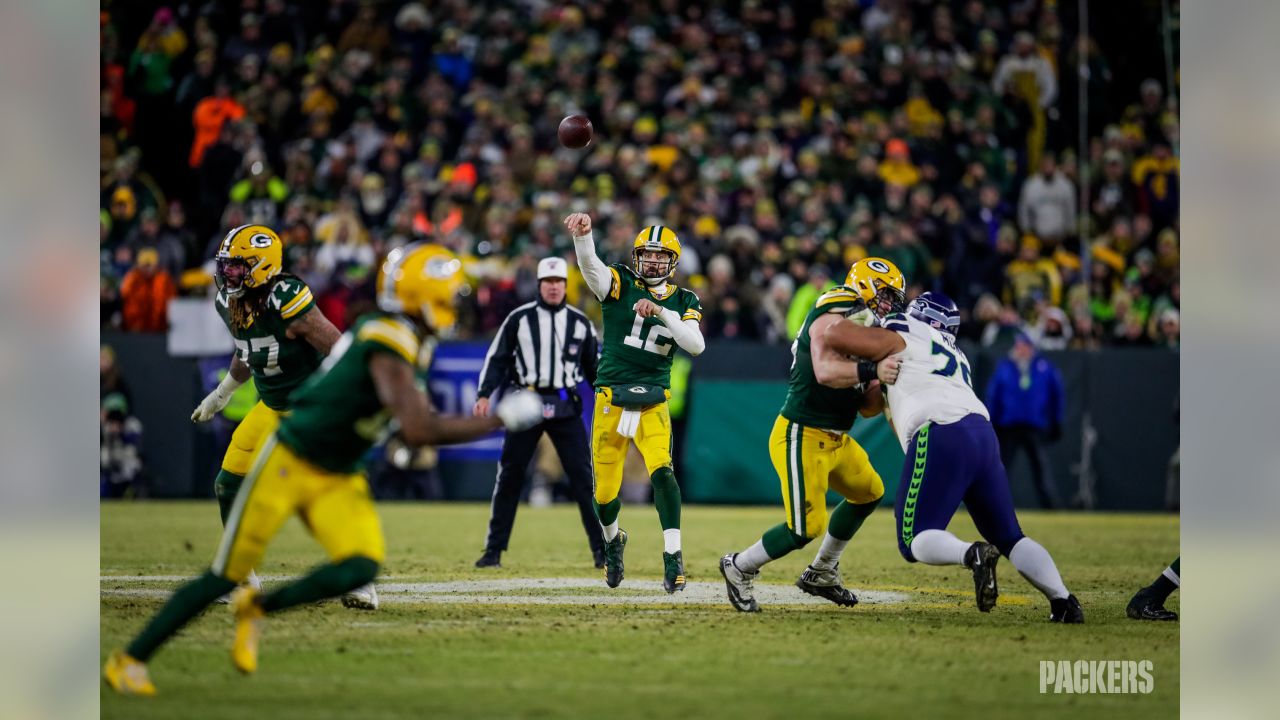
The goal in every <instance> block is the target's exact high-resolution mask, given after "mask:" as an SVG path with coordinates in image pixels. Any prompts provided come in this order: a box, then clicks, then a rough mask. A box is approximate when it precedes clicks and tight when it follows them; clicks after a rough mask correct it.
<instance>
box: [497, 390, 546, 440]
mask: <svg viewBox="0 0 1280 720" xmlns="http://www.w3.org/2000/svg"><path fill="white" fill-rule="evenodd" d="M494 414H495V415H497V416H498V419H499V420H501V421H502V424H503V425H505V426H506V427H507V430H510V431H512V432H519V431H521V430H528V429H529V428H531V427H533V426H534V425H537V424H538V423H540V422H542V399H541V398H539V397H538V396H537V395H536V394H534V393H531V392H529V391H527V390H516V391H514V392H510V393H507V394H506V395H505V396H504V397H503V398H502V402H500V403H498V407H497V408H496V409H494Z"/></svg>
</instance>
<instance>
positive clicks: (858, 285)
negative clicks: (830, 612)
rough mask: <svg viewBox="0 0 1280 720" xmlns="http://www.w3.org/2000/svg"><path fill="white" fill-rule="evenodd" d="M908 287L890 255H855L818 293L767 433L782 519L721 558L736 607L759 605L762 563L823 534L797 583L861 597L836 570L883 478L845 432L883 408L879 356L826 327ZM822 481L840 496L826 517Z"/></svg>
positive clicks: (890, 369) (826, 594)
mask: <svg viewBox="0 0 1280 720" xmlns="http://www.w3.org/2000/svg"><path fill="white" fill-rule="evenodd" d="M905 286H906V281H905V279H904V278H903V277H902V273H901V272H900V271H899V270H898V268H897V267H895V266H894V265H893V263H891V262H889V261H887V260H880V259H876V258H871V259H867V260H860V261H858V262H857V263H854V265H853V267H852V268H850V269H849V274H848V276H847V278H846V279H845V284H844V285H841V286H838V287H835V288H832V289H831V290H828V291H827V292H826V293H824V294H823V295H822V296H820V297H819V298H818V300H817V302H816V303H815V304H814V307H813V309H811V310H810V311H809V316H808V317H806V318H805V321H804V324H803V325H802V326H801V328H800V332H799V333H798V334H797V335H796V340H795V342H794V343H792V345H791V353H792V355H793V359H792V361H791V373H790V382H789V384H788V387H787V399H786V401H785V402H784V403H783V406H782V411H781V412H780V413H779V414H778V419H777V420H776V421H775V422H774V424H773V432H772V433H771V434H770V436H769V456H770V457H771V458H772V459H773V467H774V470H775V471H776V472H777V473H778V478H779V480H781V482H782V504H783V507H784V509H785V510H786V515H787V520H786V522H784V523H779V524H778V525H775V526H774V527H772V528H769V529H768V530H767V531H765V533H764V535H763V536H761V538H760V539H759V540H757V541H756V542H755V543H754V544H753V545H751V546H750V547H748V548H746V549H745V550H743V551H742V552H738V553H732V554H729V555H725V556H724V557H723V558H721V559H720V574H721V575H723V576H724V579H725V584H726V586H727V590H728V593H729V603H730V604H731V605H733V607H734V608H736V609H738V610H739V611H741V612H757V611H759V610H760V606H759V604H758V603H757V602H756V600H755V593H754V589H753V585H754V582H755V579H756V577H757V576H758V575H759V574H760V568H761V567H762V566H764V565H765V564H766V563H769V562H772V561H774V560H777V559H778V558H781V557H783V556H784V555H787V554H788V553H790V552H791V551H793V550H797V549H799V548H802V547H804V546H805V545H807V544H809V542H811V541H812V540H813V539H814V538H816V537H818V536H819V535H824V537H823V540H822V545H821V547H820V548H819V550H818V554H817V557H815V558H814V561H813V563H812V564H811V565H810V566H809V567H808V568H807V569H806V570H805V571H804V572H803V573H801V575H800V578H799V579H798V580H796V586H797V587H799V588H800V589H801V590H803V591H805V592H806V593H809V594H810V595H816V596H818V597H823V598H826V599H828V600H830V601H831V602H833V603H835V604H837V605H843V606H852V605H856V604H857V602H858V598H857V597H856V596H855V595H854V594H853V593H852V592H850V591H849V590H848V589H846V588H845V587H844V584H843V582H842V581H841V579H840V570H839V566H840V556H841V555H842V554H843V552H844V549H845V546H846V545H848V543H849V541H850V540H852V539H853V535H854V533H856V532H857V531H858V528H860V527H862V523H863V521H865V520H866V519H867V517H868V516H869V515H870V514H871V512H872V511H873V510H875V509H876V506H877V505H879V504H880V498H881V497H883V495H884V484H883V483H882V482H881V480H880V475H879V473H877V472H876V470H875V468H874V467H872V466H871V461H870V460H869V459H868V458H867V453H866V451H865V450H863V449H862V446H860V445H859V444H858V443H857V441H855V440H854V439H853V438H851V437H849V434H848V433H849V430H850V429H851V428H852V426H853V424H854V421H855V420H856V419H857V417H858V415H859V414H861V415H862V416H863V417H874V416H875V415H877V414H879V413H880V412H881V410H882V409H883V408H884V394H883V393H882V392H880V382H879V380H877V372H876V370H877V368H876V365H875V364H874V363H865V362H864V363H859V362H857V361H856V360H854V359H851V358H849V357H848V356H845V355H841V354H839V353H835V352H832V351H831V349H830V348H828V347H827V346H826V342H825V339H824V337H823V333H824V331H825V330H826V329H827V328H828V327H830V326H832V325H834V324H835V323H837V322H839V321H840V320H843V319H844V318H846V317H850V316H854V317H865V316H866V315H867V314H869V313H870V309H869V303H873V302H876V301H877V298H878V297H879V296H882V295H885V294H888V295H892V296H894V297H901V296H902V293H903V290H904V288H905ZM881 365H882V366H883V367H881V375H880V379H882V380H883V381H884V382H886V383H892V382H893V381H894V379H895V378H896V376H897V365H898V360H897V359H896V358H892V357H890V358H886V359H885V360H882V361H881ZM828 487H830V488H831V489H832V490H835V491H836V492H838V493H839V494H840V495H842V496H844V499H843V500H841V501H840V504H839V505H836V507H835V509H834V510H832V511H831V517H830V520H828V518H827V503H826V497H827V488H828ZM824 530H825V531H826V532H825V534H824V533H823V531H824Z"/></svg>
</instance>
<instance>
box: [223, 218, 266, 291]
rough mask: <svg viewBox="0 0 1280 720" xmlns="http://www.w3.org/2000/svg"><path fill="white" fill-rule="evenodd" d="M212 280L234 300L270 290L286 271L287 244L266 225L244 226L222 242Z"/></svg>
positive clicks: (229, 234) (236, 229) (232, 232)
mask: <svg viewBox="0 0 1280 720" xmlns="http://www.w3.org/2000/svg"><path fill="white" fill-rule="evenodd" d="M214 259H215V261H216V264H217V268H216V270H215V271H214V274H213V279H214V282H215V283H217V285H218V289H219V290H222V291H225V292H226V293H227V295H229V296H231V297H239V296H240V295H243V294H244V291H245V290H252V289H255V288H265V287H269V286H270V284H271V278H274V277H275V276H277V275H279V274H280V272H281V270H283V268H284V243H283V242H282V241H281V240H280V236H279V235H277V234H276V231H275V230H272V229H271V228H269V227H267V226H266V225H241V226H240V227H238V228H234V229H233V230H232V231H231V232H229V233H227V236H226V237H225V238H223V239H222V244H221V245H219V246H218V254H217V255H216V256H215V258H214Z"/></svg>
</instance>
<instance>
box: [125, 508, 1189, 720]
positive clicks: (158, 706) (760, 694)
mask: <svg viewBox="0 0 1280 720" xmlns="http://www.w3.org/2000/svg"><path fill="white" fill-rule="evenodd" d="M381 513H382V517H383V522H384V527H385V531H386V535H387V545H388V561H387V565H386V567H385V568H384V570H383V573H384V578H383V579H382V580H380V582H381V583H385V584H386V585H385V586H386V587H387V588H388V589H389V591H386V592H384V593H383V600H384V603H383V606H382V609H380V610H378V611H377V612H372V613H370V612H360V611H354V610H347V609H345V608H343V607H341V605H339V604H337V603H327V604H324V605H319V606H314V607H307V608H302V609H298V610H294V611H290V612H286V613H283V614H280V615H276V616H272V617H270V618H268V621H267V625H266V631H265V634H264V639H263V645H262V658H261V667H260V669H259V672H258V673H257V674H256V675H255V676H253V677H248V678H245V677H241V676H239V675H238V674H237V673H236V672H235V670H233V669H232V667H231V663H230V661H229V658H228V648H229V647H230V641H231V617H230V613H229V612H228V611H227V609H226V607H225V606H215V607H214V608H213V609H212V610H211V611H209V612H208V613H206V614H205V615H204V616H203V617H201V618H199V619H197V620H196V621H195V622H193V623H192V624H191V625H190V626H188V628H187V629H186V630H185V631H183V633H182V634H180V635H179V636H178V637H177V638H175V639H174V640H173V641H172V642H171V643H170V644H169V645H168V646H167V647H165V648H164V649H162V650H161V651H160V652H159V653H158V654H157V655H156V657H155V658H154V659H153V662H152V663H151V672H152V678H153V679H154V680H155V682H156V684H157V686H158V687H159V688H160V695H159V696H158V697H155V698H124V697H118V696H116V695H115V694H114V693H112V692H111V691H110V690H109V689H107V688H106V686H105V685H103V691H102V716H103V717H106V718H125V717H129V718H180V719H181V720H197V719H198V718H218V719H219V720H224V719H227V718H247V717H263V718H390V717H413V718H425V717H435V718H461V717H468V718H470V717H474V718H508V717H510V718H514V717H530V718H560V717H563V718H589V717H596V718H601V719H602V720H614V719H619V718H633V717H634V718H641V717H668V716H677V717H691V718H719V717H732V718H743V719H747V718H798V717H832V718H836V717H906V718H930V719H931V718H944V717H975V716H985V717H1032V718H1037V719H1039V718H1052V717H1081V716H1088V717H1090V718H1099V717H1124V718H1148V717H1150V718H1169V717H1176V715H1177V712H1178V690H1179V683H1178V671H1179V658H1178V632H1179V629H1178V625H1177V624H1175V623H1162V624H1155V623H1142V622H1134V621H1131V620H1128V619H1126V618H1125V617H1124V605H1125V603H1126V601H1127V600H1128V598H1129V596H1130V595H1131V594H1132V593H1133V591H1134V590H1136V589H1137V588H1138V587H1140V586H1141V585H1144V584H1146V583H1148V582H1150V581H1151V580H1152V579H1153V578H1154V577H1155V576H1156V575H1157V574H1158V573H1159V572H1160V571H1161V570H1162V569H1163V568H1164V566H1165V565H1166V564H1167V563H1168V562H1169V561H1171V560H1172V559H1173V558H1174V556H1175V555H1177V554H1178V520H1177V517H1176V516H1167V515H1115V514H1093V515H1082V514H1041V513H1025V514H1023V516H1022V521H1023V527H1024V529H1025V530H1026V532H1027V533H1028V534H1030V535H1031V536H1033V537H1035V538H1036V539H1038V540H1039V541H1040V542H1041V543H1042V544H1043V545H1045V547H1047V548H1048V549H1049V551H1050V552H1051V553H1053V556H1054V558H1055V559H1056V560H1057V562H1058V567H1059V568H1060V569H1061V571H1062V574H1063V577H1064V579H1065V580H1066V582H1067V585H1068V586H1069V587H1070V588H1071V589H1072V591H1073V592H1075V594H1076V595H1077V596H1079V598H1080V601H1081V602H1082V603H1083V605H1084V609H1085V614H1086V622H1087V624H1086V625H1084V626H1070V627H1067V626H1058V625H1051V624H1049V623H1048V622H1046V620H1045V618H1046V617H1047V616H1048V605H1047V603H1046V602H1045V601H1044V600H1043V598H1042V597H1041V596H1040V595H1039V593H1038V592H1036V591H1035V590H1034V588H1032V587H1031V586H1030V585H1029V584H1028V583H1027V582H1026V581H1025V580H1023V579H1022V578H1021V577H1019V576H1018V575H1017V573H1016V572H1015V571H1014V570H1013V568H1012V566H1011V565H1009V564H1008V563H1007V561H1003V562H1002V563H1001V565H1000V571H1001V574H1000V581H1001V590H1002V593H1001V599H1000V606H998V607H997V608H996V609H995V610H994V611H993V612H991V613H990V614H989V615H983V614H980V613H979V612H978V611H977V610H976V609H975V608H974V607H973V597H972V590H973V588H972V581H971V579H970V575H969V573H968V571H966V570H963V569H962V568H938V567H927V566H921V565H909V564H907V563H906V562H904V561H903V560H902V558H901V557H900V556H899V555H898V551H897V547H896V545H895V542H894V532H893V513H892V510H891V509H890V508H881V509H880V510H879V511H877V513H876V514H875V515H873V516H872V517H871V518H870V520H869V521H868V522H867V524H866V526H865V527H864V528H863V529H862V531H861V532H860V533H859V535H858V536H857V537H856V538H855V539H854V541H853V543H852V544H851V545H850V547H849V550H848V551H847V552H846V554H845V559H844V562H843V563H842V567H841V570H842V572H843V575H844V578H845V582H846V583H847V584H848V585H850V586H851V587H852V588H854V589H855V591H870V593H869V594H868V596H867V597H868V599H870V598H871V597H878V598H882V599H886V600H890V601H891V602H883V603H878V604H875V605H872V604H870V603H869V602H864V603H863V604H861V605H859V606H858V607H855V608H837V607H835V606H833V605H811V604H809V605H804V604H791V605H779V604H771V605H766V606H765V607H764V612H762V613H760V614H758V615H744V614H740V613H737V612H735V611H734V610H733V609H732V608H730V607H729V606H728V604H727V603H718V602H717V603H714V604H713V603H709V602H705V601H702V602H700V601H698V594H697V593H694V592H692V591H693V589H694V587H695V586H696V584H697V583H699V582H715V583H721V578H720V574H719V572H718V571H717V569H716V563H717V560H718V558H719V557H720V555H722V554H723V553H725V552H729V551H732V550H736V549H740V548H741V547H743V546H745V545H747V544H748V543H750V542H751V541H753V540H754V539H755V538H757V537H758V536H759V533H760V532H761V531H762V530H764V529H765V528H767V527H769V526H770V525H772V524H774V523H776V522H778V521H780V520H781V516H782V512H781V510H780V509H776V508H775V509H769V508H717V507H686V508H685V510H684V522H683V524H684V527H685V531H684V545H685V562H686V570H687V574H688V577H689V580H690V582H691V583H693V584H694V585H691V592H690V594H688V595H676V596H675V597H674V598H671V599H667V597H666V596H665V594H661V595H660V596H655V591H656V592H658V593H660V592H661V591H660V590H659V589H658V588H659V586H660V584H661V550H662V541H661V533H660V531H659V527H658V520H657V516H656V514H655V513H654V511H653V509H652V508H651V507H648V506H629V507H627V508H624V510H623V514H622V518H621V520H622V525H623V527H624V528H626V529H627V530H628V531H629V532H630V534H631V540H630V542H629V543H628V546H627V554H626V560H627V579H626V580H625V581H624V583H623V585H622V587H621V588H619V590H616V591H610V590H609V589H608V588H606V587H605V585H604V581H603V578H602V575H601V571H597V570H595V569H594V568H592V567H591V566H590V563H589V553H588V551H587V546H586V540H585V538H584V537H583V534H582V528H581V525H580V524H579V522H578V518H577V514H576V510H573V509H571V508H569V507H565V506H557V507H554V508H549V509H532V508H527V507H523V508H521V511H520V514H519V516H518V517H517V523H516V529H515V533H514V537H513V538H512V549H511V551H510V552H508V553H507V554H505V555H504V556H503V567H502V568H501V569H498V570H489V571H481V570H476V569H475V568H473V567H472V563H473V562H474V561H475V559H476V558H477V557H478V556H479V554H480V550H481V548H482V546H483V543H484V533H485V528H486V523H487V519H488V508H487V507H484V506H480V505H457V504H450V505H411V504H403V505H395V504H387V505H383V506H382V507H381ZM217 515H218V513H217V507H216V506H215V505H214V503H213V502H212V501H210V502H203V503H167V502H166V503H161V502H151V503H137V504H106V505H104V506H103V509H102V555H101V573H102V575H103V578H104V579H103V581H102V591H103V595H102V620H101V622H102V641H101V649H100V652H101V655H102V658H103V659H104V660H105V657H106V654H107V652H109V651H110V650H111V649H112V648H115V647H119V646H122V645H123V644H124V643H126V642H127V641H128V639H129V637H130V636H131V635H132V634H133V633H134V632H136V631H137V630H138V629H139V628H141V626H142V624H143V623H144V622H145V620H146V619H147V617H148V616H149V615H150V614H151V613H152V612H153V611H154V610H155V609H156V608H158V607H159V603H160V601H161V595H162V594H163V591H164V590H168V589H172V587H174V585H175V584H176V583H174V582H172V581H169V580H165V579H163V578H164V577H166V576H187V575H192V574H195V573H197V572H198V571H200V570H201V569H202V568H203V567H204V565H205V564H206V563H207V562H208V560H209V558H210V557H211V556H212V553H213V549H214V546H215V545H216V543H217V539H218V520H217ZM951 529H952V530H953V531H955V532H956V533H957V534H958V535H960V536H961V537H962V538H966V539H968V538H975V537H976V535H975V533H974V531H973V526H972V525H971V524H970V523H969V521H968V519H967V518H964V517H959V518H957V519H956V521H955V522H954V523H953V524H952V528H951ZM814 550H816V547H815V546H810V547H809V548H806V549H804V550H801V551H799V552H796V553H793V554H792V555H791V556H790V557H787V558H785V559H783V560H781V561H779V562H776V563H773V564H772V565H770V566H768V567H767V568H765V571H764V573H763V574H762V576H761V581H762V582H764V583H772V584H777V585H778V588H777V591H778V592H779V593H781V595H779V596H780V597H784V598H794V599H795V601H796V602H797V603H800V602H802V601H804V600H807V599H809V598H808V597H807V596H804V595H802V594H801V593H800V592H799V591H798V590H795V589H794V588H790V587H789V583H791V582H792V581H794V579H795V577H796V576H797V575H798V574H799V572H800V571H801V570H802V569H803V568H804V566H805V565H806V564H807V563H808V561H809V560H810V559H812V555H813V551H814ZM321 559H322V557H321V553H320V550H319V548H318V546H316V545H314V544H313V543H312V542H311V540H310V539H309V538H307V537H306V535H305V533H304V531H303V529H302V527H301V525H300V524H298V523H297V522H293V521H291V522H290V523H289V525H287V526H286V529H285V531H284V532H283V533H282V534H281V536H280V537H279V538H278V540H277V541H276V543H275V544H274V545H273V546H272V547H271V548H270V550H269V551H268V555H267V559H266V561H265V562H264V564H263V566H262V567H260V568H259V569H258V572H259V573H262V574H264V575H267V576H287V575H292V574H295V573H300V572H302V571H304V570H305V569H307V568H308V567H309V566H311V565H313V564H314V563H316V562H318V561H319V560H321ZM125 576H129V577H130V578H133V579H124V578H125ZM143 576H146V577H159V578H161V579H146V577H143ZM522 578H575V579H579V580H578V582H576V583H575V582H568V583H564V584H563V585H564V586H565V587H564V588H563V589H560V585H561V584H559V583H551V584H550V587H536V588H518V587H517V588H514V589H512V588H508V589H506V590H501V589H500V590H488V591H484V592H480V593H479V594H476V593H472V594H460V595H457V596H456V597H457V599H456V600H453V599H452V598H453V597H454V596H445V597H444V601H443V602H441V601H440V599H441V596H440V595H438V594H435V595H431V596H430V599H433V600H434V601H433V602H426V599H427V596H426V595H424V594H422V593H426V592H429V591H431V590H430V589H431V588H433V587H435V588H436V590H439V588H438V587H436V586H420V585H415V584H416V583H442V582H451V581H452V582H454V583H455V584H454V585H450V586H448V587H446V588H444V589H445V590H446V591H457V590H458V589H460V588H461V589H465V588H466V585H465V582H466V581H488V580H495V579H501V580H509V581H512V582H511V585H519V584H520V583H519V582H518V581H519V579H522ZM581 579H591V580H596V581H598V587H593V586H592V585H590V584H587V583H585V582H583V581H582V580H581ZM271 584H272V583H271V582H268V583H267V585H268V587H269V586H270V585H271ZM701 587H702V589H703V591H702V593H701V597H704V598H705V597H707V595H708V591H709V589H710V588H709V586H701ZM719 587H720V588H722V585H720V586H719ZM423 588H427V589H426V590H424V589H423ZM619 591H626V592H622V593H620V592H619ZM414 593H418V594H417V595H415V594H414ZM415 598H416V599H415ZM618 598H635V601H634V602H632V601H629V600H628V601H626V602H623V603H618V604H603V603H596V604H592V599H605V600H614V601H616V600H617V599H618ZM396 600H398V602H396ZM535 601H539V602H538V604H533V603H534V602H535ZM557 603H559V604H557ZM1169 607H1170V608H1171V609H1174V610H1176V609H1177V608H1178V597H1177V594H1176V593H1175V594H1174V596H1173V598H1171V601H1170V603H1169ZM1042 659H1043V660H1060V659H1067V660H1072V661H1074V660H1079V659H1084V660H1113V659H1117V660H1130V659H1131V660H1151V661H1152V662H1153V663H1154V667H1155V669H1154V672H1153V675H1154V678H1155V689H1154V691H1153V692H1152V693H1151V694H1149V695H1066V694H1063V695H1054V694H1048V695H1042V694H1040V692H1039V661H1040V660H1042Z"/></svg>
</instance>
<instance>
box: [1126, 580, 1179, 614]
mask: <svg viewBox="0 0 1280 720" xmlns="http://www.w3.org/2000/svg"><path fill="white" fill-rule="evenodd" d="M1125 613H1126V614H1128V616H1129V617H1131V618H1133V619H1134V620H1168V621H1176V620H1177V619H1178V613H1176V612H1174V611H1172V610H1166V609H1165V607H1164V602H1163V601H1157V600H1156V599H1155V597H1153V596H1152V593H1151V588H1142V589H1141V590H1139V591H1138V593H1137V594H1136V595H1134V596H1133V599H1132V600H1130V601H1129V607H1127V608H1125Z"/></svg>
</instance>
